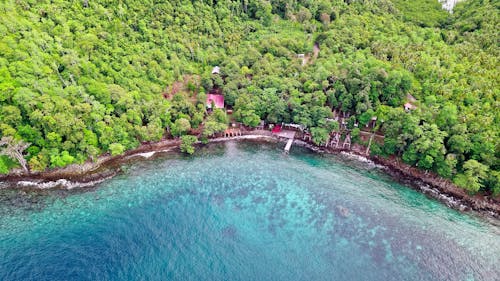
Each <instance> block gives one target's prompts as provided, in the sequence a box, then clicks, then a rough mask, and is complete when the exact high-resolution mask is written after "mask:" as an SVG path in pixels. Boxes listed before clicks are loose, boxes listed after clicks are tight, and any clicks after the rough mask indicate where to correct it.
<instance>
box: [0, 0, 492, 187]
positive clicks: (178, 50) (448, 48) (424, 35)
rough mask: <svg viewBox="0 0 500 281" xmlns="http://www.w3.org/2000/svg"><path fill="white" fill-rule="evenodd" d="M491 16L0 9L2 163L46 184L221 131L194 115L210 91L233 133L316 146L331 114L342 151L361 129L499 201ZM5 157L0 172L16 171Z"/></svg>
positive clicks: (324, 7) (279, 6)
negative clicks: (305, 134) (263, 131)
mask: <svg viewBox="0 0 500 281" xmlns="http://www.w3.org/2000/svg"><path fill="white" fill-rule="evenodd" d="M499 5H500V1H487V0H485V1H479V0H468V1H465V2H463V3H459V4H458V5H457V6H456V7H455V9H454V13H453V14H449V13H447V12H446V11H444V10H442V9H441V8H440V4H439V3H438V2H437V1H427V0H419V1H411V2H408V1H402V0H394V1H389V0H365V1H327V0H324V1H286V0H280V1H252V0H250V1H207V2H205V1H203V2H202V1H169V2H164V3H157V1H141V2H139V1H133V0H127V1H122V2H121V3H118V4H117V3H116V2H115V1H74V2H67V1H5V2H2V3H0V12H1V13H2V17H1V20H0V34H1V39H0V103H1V111H0V137H2V140H3V143H4V150H3V151H4V152H5V151H6V150H8V148H9V147H10V148H11V150H12V149H13V150H16V149H15V148H17V151H19V150H21V152H22V155H21V158H23V159H25V161H26V169H29V170H31V171H43V170H46V169H50V168H56V167H64V166H67V165H69V164H72V163H83V162H84V161H87V160H89V159H90V160H93V159H96V157H97V156H99V155H102V154H104V153H110V154H111V155H119V154H121V153H123V152H124V151H126V150H129V149H133V148H136V147H138V146H139V145H140V144H141V143H145V142H154V141H159V140H161V139H162V138H165V137H175V136H184V135H186V134H188V133H193V132H197V134H198V135H200V137H201V138H202V139H204V138H206V137H208V136H210V135H212V134H213V133H216V132H219V131H223V130H224V129H226V127H227V123H228V118H227V115H226V114H225V113H224V112H223V111H221V110H215V111H214V112H213V113H211V114H209V113H207V111H206V107H205V106H206V105H205V100H206V94H207V93H210V92H214V91H215V92H217V93H222V94H223V95H224V98H225V102H226V107H227V108H230V109H232V110H233V114H232V116H231V117H232V118H234V119H235V120H236V121H238V122H242V123H243V124H244V125H246V126H249V127H256V126H258V125H259V123H260V120H264V121H266V122H267V123H281V122H285V123H297V124H301V125H303V126H305V127H307V128H308V130H309V131H310V132H311V133H312V136H313V141H314V142H315V143H316V144H318V145H321V144H323V143H324V142H325V141H326V139H327V138H328V134H329V132H330V131H332V130H335V129H337V128H338V124H335V122H331V121H328V120H329V119H330V118H332V117H333V116H332V111H333V110H335V111H336V112H340V111H342V112H344V113H348V114H349V116H350V117H349V120H348V122H347V124H346V126H347V130H349V132H350V134H351V135H352V137H353V140H354V141H358V142H360V143H363V140H362V139H361V138H359V133H360V129H363V130H369V131H376V132H378V133H380V134H383V135H384V136H385V139H384V141H383V143H381V142H374V143H373V144H372V146H371V152H372V153H373V154H377V155H385V156H388V155H397V156H398V157H401V158H402V160H403V161H404V162H406V163H408V164H411V165H415V166H418V167H419V168H421V169H424V170H429V171H433V172H435V173H437V174H439V175H440V176H442V177H444V178H448V179H452V180H453V181H454V182H455V183H456V184H457V185H458V186H461V187H463V188H465V189H467V190H469V191H471V192H477V191H483V192H487V193H490V192H493V193H495V194H498V193H499V192H500V172H499V170H500V169H499V165H500V162H499V156H500V147H499V139H500V138H499V135H500V113H499V112H498V110H497V109H498V108H500V102H499V91H500V90H499V75H498V57H499V47H498V39H499V34H498V30H500V28H499V23H498V14H499V13H498V11H499ZM422 11H424V12H425V14H423V13H422ZM423 15H425V16H423ZM315 44H317V47H318V48H319V50H320V52H319V53H314V52H313V46H314V45H315ZM301 54H304V56H303V57H304V58H302V56H301ZM214 66H220V70H221V73H220V74H219V75H213V74H212V73H211V72H212V68H213V67H214ZM405 103H411V105H412V108H411V109H410V110H405V109H404V106H403V105H404V104H405ZM373 117H376V118H377V122H376V123H375V124H374V126H373V127H372V126H369V127H368V129H366V128H367V127H366V125H367V124H369V123H370V122H371V120H372V119H373ZM356 125H357V127H356ZM183 138H184V139H186V140H187V141H188V142H192V141H194V140H196V138H194V139H193V137H183ZM188 138H189V139H188ZM28 143H29V146H27V144H28ZM364 144H366V143H364ZM24 146H26V149H24V150H22V149H21V148H23V147H24ZM9 156H10V157H9ZM9 156H2V158H0V172H2V173H7V172H8V171H9V170H10V169H13V168H16V167H18V166H19V164H21V166H23V163H17V162H22V160H21V161H16V155H14V154H13V153H10V154H9ZM17 156H19V155H17ZM18 158H19V157H18Z"/></svg>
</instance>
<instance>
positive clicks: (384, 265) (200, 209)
mask: <svg viewBox="0 0 500 281" xmlns="http://www.w3.org/2000/svg"><path fill="white" fill-rule="evenodd" d="M281 150H282V145H281V144H279V145H274V144H252V143H237V142H227V143H221V144H216V145H211V146H210V147H209V148H205V149H202V150H201V151H198V152H197V153H196V155H195V156H193V157H187V156H182V155H178V154H175V153H170V154H169V155H167V156H164V157H162V158H158V159H155V160H149V161H144V162H142V163H136V164H134V165H131V166H128V167H125V168H124V170H125V172H124V173H123V174H122V175H120V176H118V177H116V178H114V179H112V180H109V181H106V182H105V183H102V184H100V185H99V186H97V187H95V188H92V189H88V188H87V189H83V190H71V191H66V190H52V191H42V192H41V193H40V192H37V193H34V192H24V191H19V190H0V216H1V217H0V280H495V278H497V277H498V276H500V268H499V267H498V264H499V262H500V239H499V233H500V231H499V229H498V227H495V226H493V225H491V224H488V223H487V222H484V221H482V220H481V219H479V218H476V217H472V216H468V215H464V214H461V213H459V212H457V211H454V210H451V209H449V208H447V207H445V206H444V205H442V204H440V203H438V202H436V201H434V200H430V199H428V198H426V197H425V196H424V195H422V194H420V193H418V192H416V191H413V190H411V189H409V188H407V187H404V186H401V185H399V184H397V183H395V182H393V181H391V180H390V179H389V178H388V177H386V176H384V175H383V174H381V173H380V172H378V171H377V170H376V169H375V168H373V167H370V166H369V165H366V164H359V163H356V162H351V161H349V160H345V159H344V160H343V159H340V158H338V157H335V156H321V155H317V154H313V153H309V152H307V151H306V150H304V149H301V148H298V147H293V148H292V151H291V153H290V155H283V154H282V152H281Z"/></svg>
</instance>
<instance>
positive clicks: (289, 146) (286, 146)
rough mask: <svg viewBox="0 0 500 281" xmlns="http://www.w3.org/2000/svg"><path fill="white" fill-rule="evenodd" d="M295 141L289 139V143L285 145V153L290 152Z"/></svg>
mask: <svg viewBox="0 0 500 281" xmlns="http://www.w3.org/2000/svg"><path fill="white" fill-rule="evenodd" d="M292 143H293V139H288V142H287V143H286V145H285V152H286V153H288V152H290V148H291V147H292Z"/></svg>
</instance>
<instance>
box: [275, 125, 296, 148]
mask: <svg viewBox="0 0 500 281" xmlns="http://www.w3.org/2000/svg"><path fill="white" fill-rule="evenodd" d="M272 133H273V135H276V136H278V137H279V138H284V139H288V141H287V143H286V145H285V152H286V153H288V152H290V148H292V144H293V140H294V139H295V134H296V133H297V132H296V131H292V130H282V129H281V126H279V125H278V126H276V127H274V128H273V130H272Z"/></svg>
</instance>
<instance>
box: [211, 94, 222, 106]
mask: <svg viewBox="0 0 500 281" xmlns="http://www.w3.org/2000/svg"><path fill="white" fill-rule="evenodd" d="M212 103H214V105H215V108H224V96H223V95H215V94H208V95H207V107H208V108H212Z"/></svg>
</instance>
